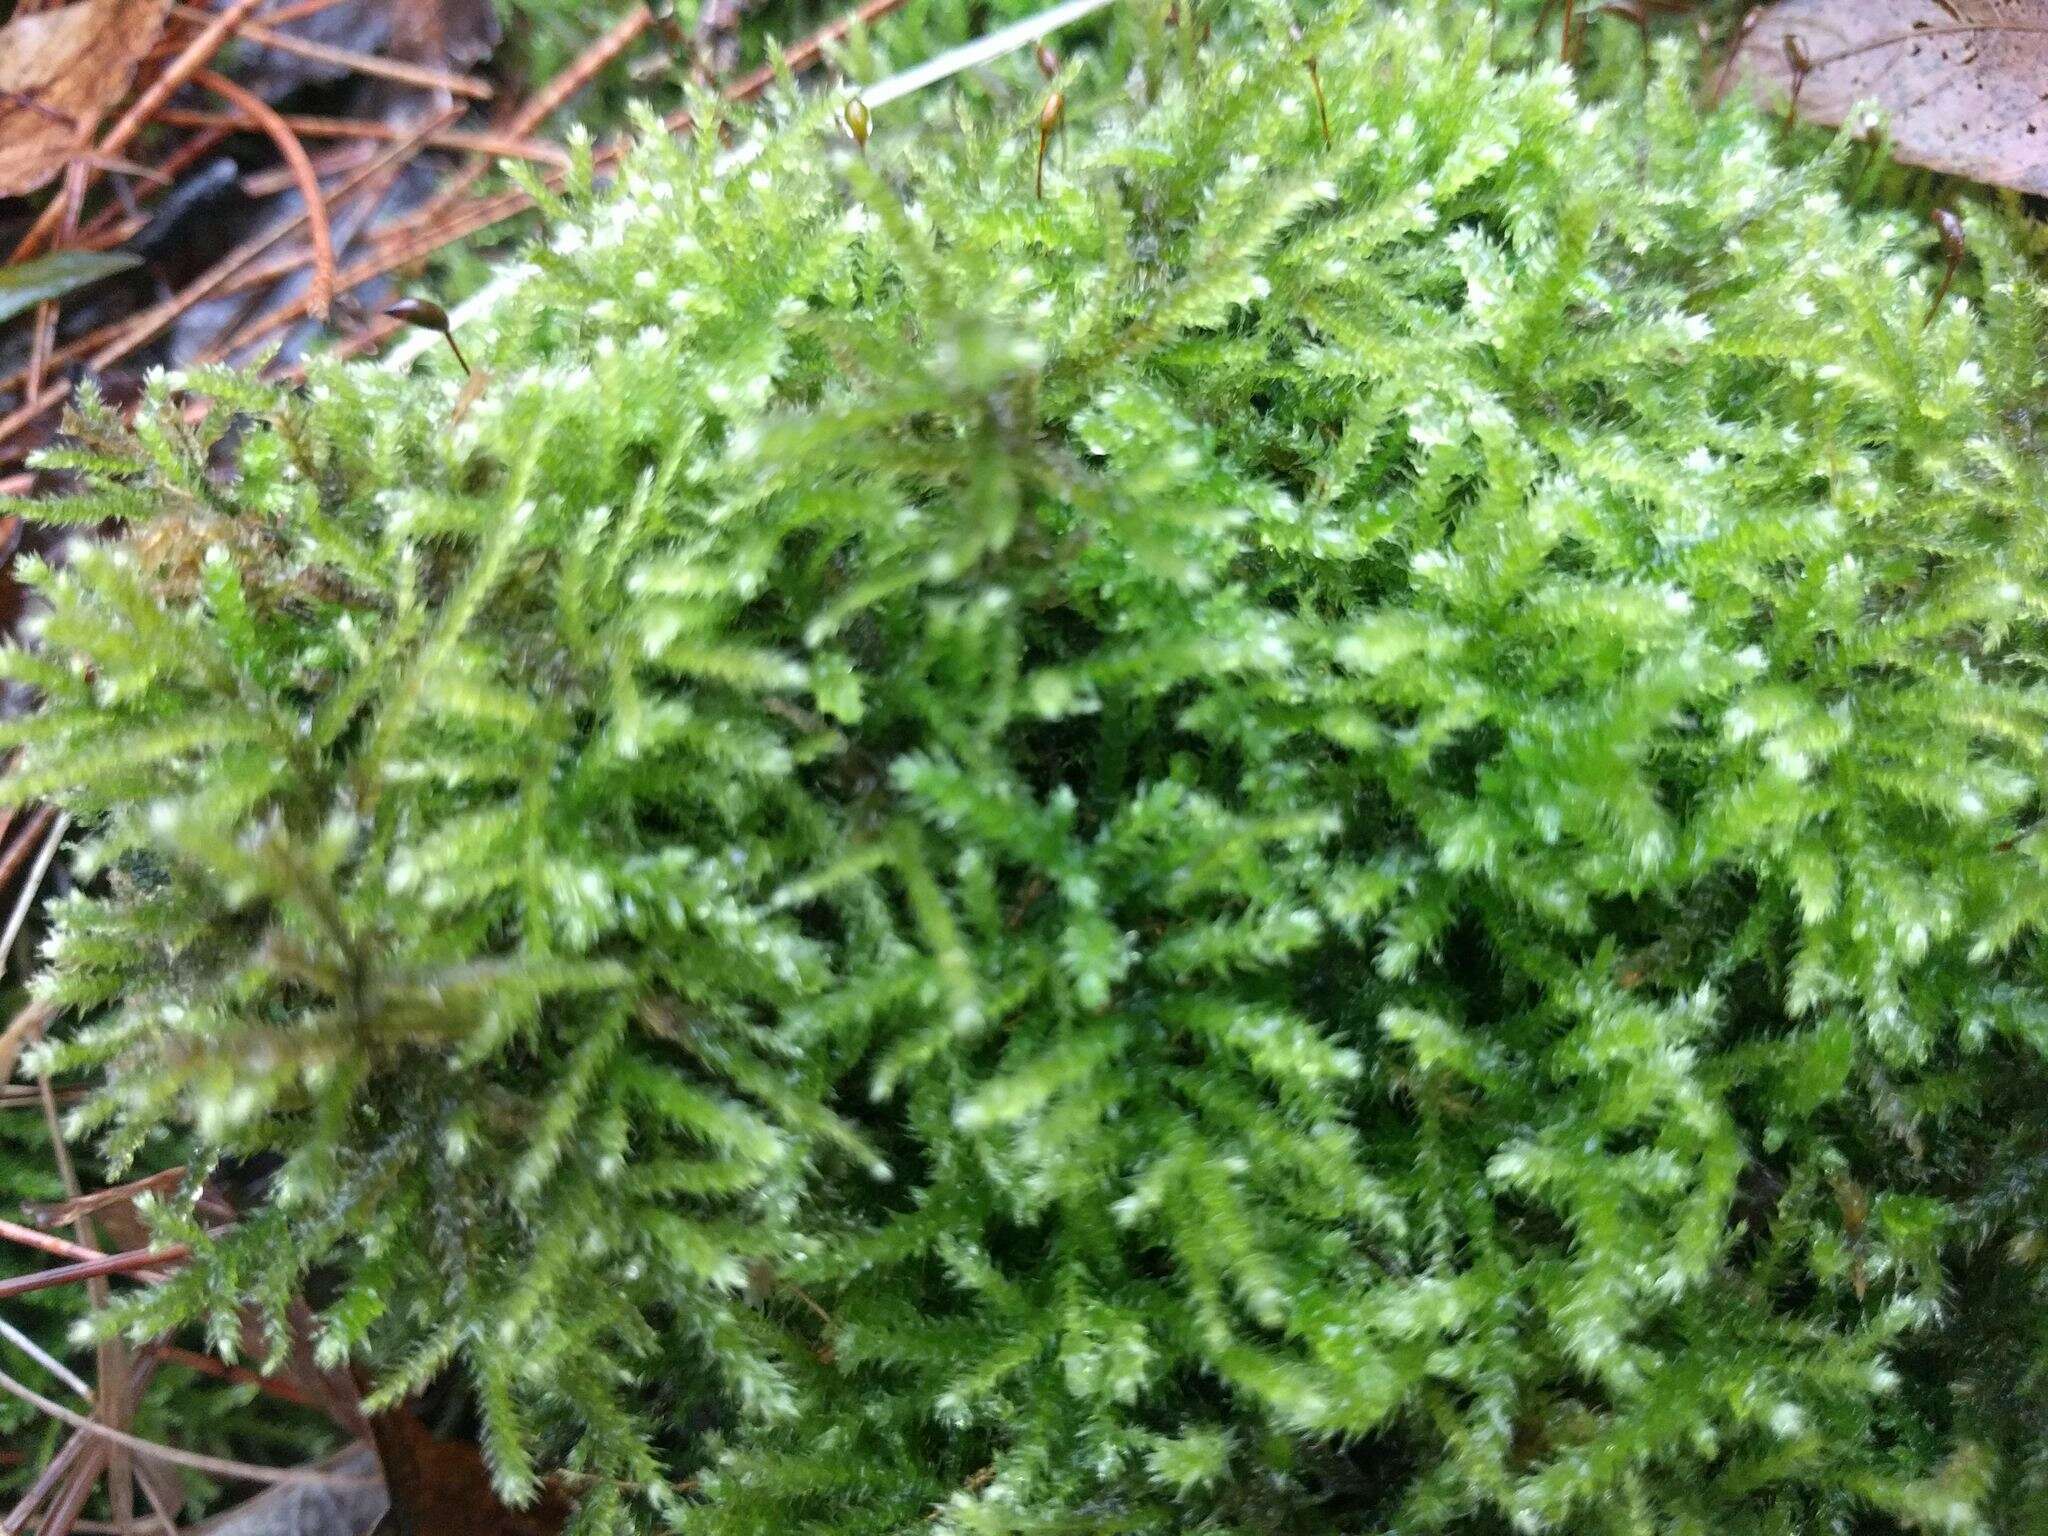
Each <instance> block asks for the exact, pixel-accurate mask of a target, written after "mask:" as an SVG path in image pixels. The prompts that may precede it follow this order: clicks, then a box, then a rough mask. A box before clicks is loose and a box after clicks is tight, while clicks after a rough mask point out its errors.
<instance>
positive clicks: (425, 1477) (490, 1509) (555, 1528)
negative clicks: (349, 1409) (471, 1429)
mask: <svg viewBox="0 0 2048 1536" xmlns="http://www.w3.org/2000/svg"><path fill="white" fill-rule="evenodd" d="M370 1430H371V1438H372V1440H373V1441H374V1442H375V1444H376V1447H377V1460H378V1461H379V1463H381V1464H382V1467H383V1470H384V1483H385V1486H386V1487H387V1488H388V1489H389V1490H390V1492H391V1522H390V1523H391V1529H392V1531H393V1532H394V1536H560V1532H561V1530H562V1527H563V1526H564V1525H565V1524H566V1523H567V1522H568V1518H569V1513H570V1501H569V1500H568V1499H567V1498H566V1497H565V1496H564V1495H563V1494H562V1493H561V1491H560V1490H558V1489H556V1488H554V1487H552V1486H547V1487H543V1488H542V1489H541V1492H540V1496H539V1498H537V1499H536V1500H535V1501H534V1502H533V1503H532V1504H531V1505H529V1506H528V1507H527V1508H525V1509H508V1508H507V1507H506V1506H505V1505H504V1504H503V1503H501V1502H500V1501H499V1499H498V1495H497V1493H496V1492H495V1491H494V1490H493V1489H492V1487H491V1474H490V1471H489V1469H488V1468H487V1467H486V1466H485V1465H484V1458H483V1452H481V1451H479V1450H478V1449H477V1448H476V1447H475V1446H474V1445H472V1444H471V1443H470V1442H469V1441H467V1440H443V1439H441V1438H439V1437H438V1436H437V1435H435V1434H434V1433H433V1432H432V1431H431V1430H429V1429H428V1428H427V1426H426V1425H425V1424H423V1423H422V1422H421V1421H420V1419H419V1417H418V1415H416V1414H415V1413H413V1412H412V1411H411V1410H410V1409H407V1408H399V1409H396V1410H394V1411H393V1412H390V1413H382V1414H379V1415H378V1416H377V1417H376V1418H375V1419H372V1420H371V1421H370Z"/></svg>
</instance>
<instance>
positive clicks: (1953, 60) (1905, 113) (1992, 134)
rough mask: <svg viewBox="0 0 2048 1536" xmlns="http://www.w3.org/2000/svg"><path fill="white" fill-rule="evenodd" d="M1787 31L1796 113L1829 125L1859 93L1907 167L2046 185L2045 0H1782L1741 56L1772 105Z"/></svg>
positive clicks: (2029, 188)
mask: <svg viewBox="0 0 2048 1536" xmlns="http://www.w3.org/2000/svg"><path fill="white" fill-rule="evenodd" d="M1788 38H1797V39H1798V46H1799V47H1800V48H1803V49H1804V52H1805V55H1806V57H1807V58H1808V59H1809V60H1810V61H1811V68H1810V70H1809V71H1808V73H1807V76H1806V82H1805V84H1804V86H1803V87H1802V88H1801V90H1800V92H1799V115H1800V116H1801V117H1802V118H1805V119H1807V120H1808V121H1811V122H1816V123H1825V124H1828V125H1829V126H1834V127H1838V126H1840V125H1841V124H1842V123H1844V122H1846V121H1848V119H1849V116H1850V114H1851V113H1852V112H1854V111H1855V110H1856V109H1857V107H1858V106H1859V105H1861V104H1863V103H1869V104H1871V105H1874V106H1876V107H1878V108H1880V109H1881V110H1882V111H1883V112H1884V113H1885V114H1886V115H1887V116H1888V118H1889V120H1890V130H1891V135H1892V140H1893V147H1894V152H1895V153H1896V154H1897V156H1898V158H1899V159H1900V160H1902V161H1903V162H1905V163H1906V164H1908V165H1918V166H1924V167H1925V168H1926V169H1928V170H1932V171H1943V172H1946V173H1948V174H1949V175H1952V176H1965V177H1968V178H1969V179H1971V180H1972V181H1983V182H1989V183H1991V184H1993V185H1995V186H2001V187H2015V188H2017V189H2019V190H2020V191H2023V192H2036V193H2048V99H2044V97H2048V0H1780V3H1779V4H1777V5H1774V6H1772V7H1771V9H1770V10H1769V11H1768V12H1767V13H1765V15H1764V16H1763V18H1762V19H1761V20H1760V21H1759V22H1758V23H1757V25H1756V27H1755V29H1754V30H1753V31H1752V32H1751V33H1750V34H1749V38H1748V41H1747V42H1746V43H1745V44H1744V45H1743V48H1742V53H1741V56H1740V59H1739V64H1740V67H1741V68H1742V70H1743V72H1744V74H1745V75H1746V77H1747V78H1748V80H1749V82H1750V85H1751V87H1752V89H1754V90H1756V91H1757V92H1758V93H1759V95H1761V96H1762V97H1764V98H1765V99H1766V100H1769V101H1770V102H1772V103H1773V104H1774V105H1782V104H1783V103H1784V102H1785V101H1786V99H1787V98H1788V96H1789V95H1790V93H1791V88H1792V63H1791V56H1792V54H1794V53H1795V52H1796V51H1797V49H1795V48H1790V47H1788V45H1787V39H1788Z"/></svg>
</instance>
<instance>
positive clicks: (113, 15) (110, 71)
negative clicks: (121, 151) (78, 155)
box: [0, 0, 171, 197]
mask: <svg viewBox="0 0 2048 1536" xmlns="http://www.w3.org/2000/svg"><path fill="white" fill-rule="evenodd" d="M170 9H171V7H170V0H79V3H78V4H76V5H67V6H63V7H61V8H60V9H58V10H54V11H37V12H35V13H33V14H31V15H26V16H16V17H15V18H14V19H13V20H12V21H10V22H8V23H7V25H6V26H4V27H0V197H18V196H20V195H21V194H22V193H24V192H33V191H34V190H35V189H36V188H37V187H40V186H42V185H43V184H44V183H46V182H48V181H49V180H50V179H51V178H52V177H54V176H56V174H57V173H58V172H59V171H61V170H63V169H64V165H65V162H66V161H68V160H69V159H70V158H71V156H72V154H73V152H74V151H76V150H78V149H80V148H84V147H88V146H89V144H90V140H91V134H92V131H93V129H94V128H95V127H96V126H97V125H98V123H99V120H100V119H101V118H102V117H103V116H105V115H106V113H107V111H108V110H109V109H110V108H111V107H113V106H114V104H115V103H117V102H118V101H120V99H121V98H122V97H123V96H124V95H126V94H127V91H128V83H129V82H130V81H131V80H133V79H134V78H135V66H136V65H137V64H139V63H141V62H142V57H143V55H144V54H146V53H148V52H149V50H150V49H151V48H152V47H153V46H155V43H156V40H157V36H158V34H159V33H161V32H162V31H163V27H164V18H165V17H166V16H168V15H169V14H170Z"/></svg>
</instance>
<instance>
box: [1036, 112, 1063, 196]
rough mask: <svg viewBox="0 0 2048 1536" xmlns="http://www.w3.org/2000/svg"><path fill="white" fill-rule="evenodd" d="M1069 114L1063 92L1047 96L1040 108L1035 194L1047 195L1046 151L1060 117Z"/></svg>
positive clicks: (1057, 127) (1050, 143) (1055, 131)
mask: <svg viewBox="0 0 2048 1536" xmlns="http://www.w3.org/2000/svg"><path fill="white" fill-rule="evenodd" d="M1066 115H1067V98H1066V96H1065V94H1064V93H1063V92H1060V91H1054V92H1052V93H1051V94H1050V95H1049V96H1047V97H1046V98H1045V105H1044V106H1042V107H1040V108H1039V109H1038V172H1037V176H1036V179H1035V180H1034V181H1033V183H1032V187H1033V192H1034V195H1036V196H1038V197H1041V198H1042V197H1044V196H1045V152H1046V150H1047V149H1048V148H1050V147H1051V145H1052V136H1053V135H1054V134H1055V133H1057V132H1059V126H1060V119H1061V118H1063V117H1065V116H1066Z"/></svg>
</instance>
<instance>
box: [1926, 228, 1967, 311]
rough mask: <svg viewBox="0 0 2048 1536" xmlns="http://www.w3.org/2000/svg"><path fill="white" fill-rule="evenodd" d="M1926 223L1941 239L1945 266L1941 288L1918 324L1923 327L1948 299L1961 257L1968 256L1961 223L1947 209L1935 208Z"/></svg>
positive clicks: (1936, 291) (1942, 272) (1936, 290)
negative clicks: (1930, 225) (1924, 316)
mask: <svg viewBox="0 0 2048 1536" xmlns="http://www.w3.org/2000/svg"><path fill="white" fill-rule="evenodd" d="M1927 221H1928V222H1929V223H1930V224H1932V225H1933V226H1934V232H1935V233H1936V234H1937V235H1939V236H1940V237H1941V252H1942V256H1943V257H1944V258H1945V261H1946V264H1945V265H1944V266H1943V267H1942V271H1941V286H1940V287H1939V288H1937V289H1935V291H1934V302H1933V303H1932V304H1930V305H1928V306H1927V315H1926V318H1925V319H1923V320H1922V321H1921V322H1920V324H1921V325H1922V326H1923V327H1924V326H1926V324H1927V323H1928V321H1930V320H1932V319H1933V318H1934V316H1935V313H1936V312H1937V311H1938V310H1939V309H1940V308H1941V305H1942V301H1943V300H1944V299H1946V298H1947V297H1948V291H1949V288H1950V286H1951V285H1952V284H1953V283H1954V282H1955V280H1956V268H1957V267H1960V266H1961V265H1962V264H1963V257H1964V256H1966V255H1967V254H1969V242H1968V240H1967V239H1966V238H1965V237H1964V235H1963V221H1962V220H1961V219H1959V218H1957V217H1956V216H1955V214H1954V213H1953V212H1951V211H1950V210H1949V209H1947V208H1937V209H1935V210H1934V211H1933V212H1932V213H1930V214H1928V215H1927Z"/></svg>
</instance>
